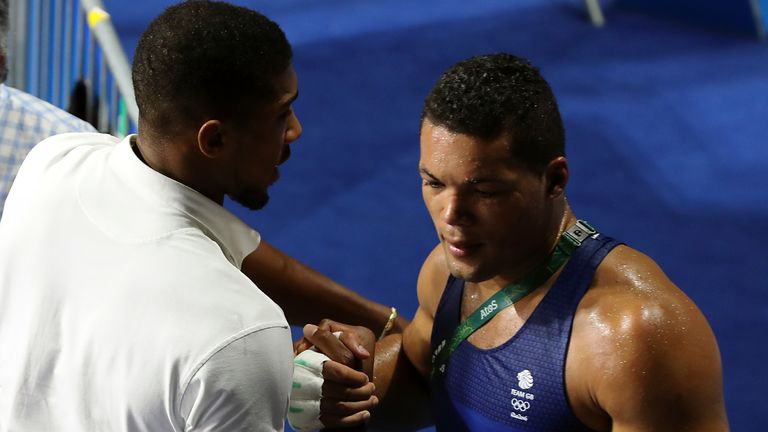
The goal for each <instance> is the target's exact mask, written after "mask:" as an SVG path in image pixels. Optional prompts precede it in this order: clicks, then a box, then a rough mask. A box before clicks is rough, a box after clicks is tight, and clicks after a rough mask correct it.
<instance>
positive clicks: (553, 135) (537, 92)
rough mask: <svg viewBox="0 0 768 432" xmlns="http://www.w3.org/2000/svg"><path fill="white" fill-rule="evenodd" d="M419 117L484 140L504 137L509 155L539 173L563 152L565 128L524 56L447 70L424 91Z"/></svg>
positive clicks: (486, 58) (482, 59)
mask: <svg viewBox="0 0 768 432" xmlns="http://www.w3.org/2000/svg"><path fill="white" fill-rule="evenodd" d="M421 120H422V122H423V121H424V120H429V121H430V122H431V123H432V124H434V125H436V126H442V127H445V128H446V129H448V130H450V131H452V132H455V133H460V134H464V135H470V136H473V137H476V138H480V139H483V140H495V139H497V138H499V137H501V136H504V137H507V138H508V139H509V142H510V144H509V148H510V155H511V157H512V158H513V159H514V160H516V161H518V162H521V163H522V164H523V165H525V166H526V167H527V168H529V169H531V170H533V171H536V172H539V171H541V170H542V169H543V168H544V167H546V166H547V164H548V163H549V162H550V161H551V160H552V159H554V158H556V157H558V156H564V155H565V132H564V128H563V122H562V119H561V118H560V111H559V109H558V106H557V101H556V100H555V97H554V95H553V94H552V90H551V89H550V87H549V84H548V83H547V81H546V80H545V79H544V78H543V77H542V76H541V73H540V72H539V70H538V69H537V68H536V67H534V66H533V65H531V64H530V63H529V62H528V61H527V60H525V59H523V58H520V57H516V56H514V55H511V54H506V53H499V54H490V55H482V56H476V57H471V58H469V59H466V60H463V61H461V62H459V63H457V64H455V65H454V66H452V67H451V68H450V69H448V70H447V71H446V72H445V73H444V74H443V75H442V76H441V77H440V78H439V80H438V81H437V83H436V84H435V86H434V87H433V88H432V90H431V91H430V93H429V94H428V96H427V98H426V100H425V102H424V108H423V110H422V113H421Z"/></svg>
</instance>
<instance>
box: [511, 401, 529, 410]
mask: <svg viewBox="0 0 768 432" xmlns="http://www.w3.org/2000/svg"><path fill="white" fill-rule="evenodd" d="M530 407H531V403H530V402H528V401H521V400H520V399H517V398H512V408H514V409H515V411H520V412H526V411H528V408H530Z"/></svg>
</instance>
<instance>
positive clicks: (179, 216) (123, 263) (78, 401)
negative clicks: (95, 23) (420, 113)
mask: <svg viewBox="0 0 768 432" xmlns="http://www.w3.org/2000/svg"><path fill="white" fill-rule="evenodd" d="M291 55H292V54H291V47H290V45H289V44H288V41H287V40H286V38H285V35H284V34H283V32H282V31H281V30H280V28H279V27H278V26H277V24H275V23H274V22H272V21H270V20H269V19H267V18H266V17H264V16H263V15H261V14H259V13H257V12H255V11H252V10H249V9H246V8H242V7H236V6H232V5H229V4H226V3H220V2H203V1H192V2H186V3H183V4H179V5H176V6H172V7H170V8H169V9H167V10H166V11H165V12H164V13H163V14H161V15H160V16H159V17H158V18H157V19H155V20H154V21H153V22H152V23H151V24H150V26H149V28H148V29H147V30H146V31H145V33H144V34H143V35H142V37H141V39H140V41H139V44H138V46H137V48H136V52H135V55H134V65H133V80H134V87H135V90H136V99H137V103H138V106H139V111H140V120H139V133H138V135H137V136H129V137H127V138H125V139H123V140H119V139H117V138H114V137H111V136H108V135H100V134H96V133H73V134H64V135H58V136H55V137H52V138H49V139H47V140H45V141H43V142H41V143H40V144H38V145H37V146H36V147H35V148H34V149H33V150H32V151H31V152H30V153H29V155H28V157H27V158H26V160H25V162H24V164H23V165H22V167H21V168H20V170H19V173H18V175H17V177H16V179H15V181H14V184H13V186H12V188H11V191H10V193H9V196H8V199H7V201H6V205H5V212H4V214H3V218H2V221H1V222H0V317H1V318H0V347H2V348H0V432H5V431H46V432H55V431H153V432H154V431H182V430H184V431H198V430H199V431H203V430H205V431H213V430H219V431H241V430H248V431H279V430H282V429H283V419H284V416H285V414H286V410H287V404H288V395H289V391H290V387H291V374H292V369H293V364H292V357H293V356H292V347H291V339H290V331H289V329H288V323H287V322H286V318H285V316H284V315H283V311H282V310H281V309H280V307H278V306H277V305H276V304H275V303H274V302H273V301H272V300H271V299H270V298H269V297H268V296H267V295H265V294H264V293H263V292H262V291H260V290H259V289H258V288H256V286H255V285H254V284H253V282H252V281H251V280H250V279H249V278H248V277H247V276H245V275H244V274H243V273H242V272H241V270H240V269H241V266H243V265H244V264H245V263H244V261H247V257H253V256H254V251H255V250H256V248H257V246H258V245H259V242H260V236H259V234H258V233H257V232H255V231H253V230H252V229H250V228H249V227H248V226H247V225H245V224H244V223H243V222H242V221H240V220H239V219H238V218H236V217H235V216H234V215H232V214H231V213H229V212H228V211H227V210H226V209H224V207H223V206H222V203H223V200H224V197H225V196H226V195H228V196H230V197H231V198H233V199H235V200H236V201H238V202H240V203H242V204H243V205H245V206H247V207H249V208H252V209H258V208H261V207H262V206H264V205H265V204H266V202H267V199H268V194H267V189H268V187H269V186H270V185H271V184H273V183H274V182H275V181H276V180H277V179H278V177H279V174H278V165H280V164H281V163H282V162H284V161H285V160H286V159H287V158H288V156H289V153H290V151H289V145H290V144H291V143H292V142H293V141H294V140H296V139H297V138H298V137H299V135H300V134H301V126H300V124H299V122H298V119H297V118H296V115H295V114H294V112H293V110H292V109H291V104H292V102H293V101H294V100H295V99H296V97H297V95H298V88H297V81H296V75H295V73H294V71H293V68H292V66H291ZM361 376H362V377H361ZM350 379H359V380H360V385H361V387H362V388H363V390H361V391H362V392H363V394H365V392H368V393H367V394H370V392H372V385H371V384H370V383H367V382H366V380H367V377H365V375H364V374H361V373H359V375H357V376H353V375H350ZM362 399H363V401H361V402H360V403H359V404H357V406H356V407H355V410H353V411H350V413H352V412H356V411H359V410H360V409H361V407H362V409H366V406H372V405H373V404H375V398H372V397H371V398H369V399H368V401H365V397H363V398H362ZM366 404H367V405H366ZM336 414H337V415H338V419H341V420H338V421H336V420H333V421H331V420H329V421H328V422H327V423H326V425H328V426H332V425H333V426H335V425H343V424H344V421H351V420H350V419H349V418H347V419H346V420H343V419H344V418H345V415H346V413H345V412H344V410H341V411H339V412H337V413H336ZM352 420H356V421H359V420H360V419H359V418H356V417H354V416H353V417H352ZM333 422H335V423H336V424H333Z"/></svg>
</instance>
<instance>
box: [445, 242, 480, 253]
mask: <svg viewBox="0 0 768 432" xmlns="http://www.w3.org/2000/svg"><path fill="white" fill-rule="evenodd" d="M443 241H444V242H445V245H446V246H447V249H448V252H449V253H450V254H451V255H453V256H455V257H457V258H460V257H465V256H467V255H469V254H471V253H472V252H475V251H476V250H477V249H478V248H479V247H480V243H476V242H470V241H467V240H458V239H455V240H449V239H446V238H443Z"/></svg>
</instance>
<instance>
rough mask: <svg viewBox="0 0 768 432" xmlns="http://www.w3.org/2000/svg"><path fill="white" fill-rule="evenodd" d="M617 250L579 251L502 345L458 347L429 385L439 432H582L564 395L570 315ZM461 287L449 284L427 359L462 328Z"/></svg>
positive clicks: (607, 245)
mask: <svg viewBox="0 0 768 432" xmlns="http://www.w3.org/2000/svg"><path fill="white" fill-rule="evenodd" d="M619 244H620V243H619V242H617V241H615V240H613V239H611V238H609V237H604V236H602V235H598V236H597V238H591V237H590V238H588V239H587V240H585V241H584V243H583V244H582V245H581V246H580V247H579V248H577V249H576V250H575V251H574V252H573V254H572V255H571V258H570V259H569V260H568V262H567V263H566V264H565V268H564V269H563V271H562V272H561V273H560V276H559V277H558V278H557V280H556V281H555V283H554V284H553V285H552V287H551V288H550V290H549V292H547V294H546V295H545V296H544V298H543V299H542V300H541V302H540V303H539V304H538V305H537V306H536V309H535V310H534V311H533V313H532V314H531V316H530V317H529V318H528V320H527V321H526V322H525V324H524V325H523V327H522V328H520V330H519V331H518V332H517V333H516V334H515V335H514V336H512V338H510V339H509V340H508V341H507V342H505V343H503V344H502V345H500V346H498V347H495V348H492V349H487V350H486V349H480V348H477V347H475V346H474V345H472V344H471V343H469V341H467V340H465V341H463V342H462V343H461V344H460V345H459V346H458V348H456V350H455V351H454V352H453V355H452V356H451V358H450V359H449V362H448V367H447V368H446V371H445V374H435V376H434V377H433V379H432V382H431V387H432V395H431V399H432V410H433V417H434V418H435V422H436V427H437V430H438V431H440V432H445V431H505V432H506V431H582V430H589V429H588V428H586V427H585V426H584V425H583V424H582V423H581V422H580V421H579V420H578V419H577V418H576V416H575V415H574V414H573V411H572V410H571V407H570V404H569V403H568V398H567V395H566V392H565V380H564V374H565V356H566V353H567V350H568V342H569V341H570V338H571V326H572V324H573V316H574V314H575V312H576V307H577V305H578V304H579V301H581V298H582V297H583V296H584V293H586V291H587V289H588V288H589V285H590V283H591V282H592V278H593V275H594V273H595V269H596V268H597V266H598V265H599V264H600V262H601V261H602V260H603V258H605V256H606V255H607V254H608V252H610V251H611V250H612V249H613V248H614V247H616V246H617V245H619ZM463 292H464V281H462V280H460V279H456V278H454V277H453V276H451V277H449V279H448V282H447V284H446V287H445V291H444V292H443V296H442V298H441V299H440V304H439V305H438V308H437V313H436V316H435V321H434V327H433V328H432V341H431V345H432V352H435V350H436V349H437V348H438V346H439V345H440V344H441V343H442V342H443V341H444V340H448V341H450V338H451V336H453V331H454V330H455V329H456V327H457V326H458V324H459V322H460V320H461V298H462V294H463Z"/></svg>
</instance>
